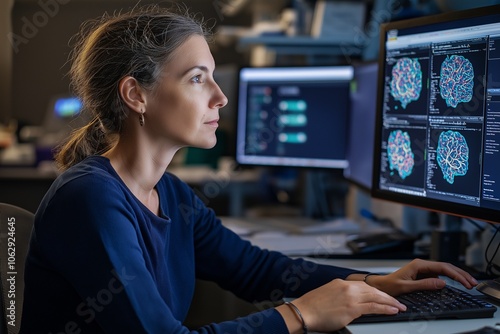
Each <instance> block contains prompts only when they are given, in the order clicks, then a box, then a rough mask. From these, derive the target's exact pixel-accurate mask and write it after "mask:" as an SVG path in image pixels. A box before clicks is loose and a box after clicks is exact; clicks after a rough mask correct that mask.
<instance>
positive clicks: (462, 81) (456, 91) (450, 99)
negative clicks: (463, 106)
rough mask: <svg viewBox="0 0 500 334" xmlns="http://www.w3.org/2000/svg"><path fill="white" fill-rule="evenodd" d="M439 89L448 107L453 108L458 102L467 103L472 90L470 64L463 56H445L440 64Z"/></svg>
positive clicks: (472, 68)
mask: <svg viewBox="0 0 500 334" xmlns="http://www.w3.org/2000/svg"><path fill="white" fill-rule="evenodd" d="M439 88H440V91H441V97H442V98H443V100H445V101H446V105H447V106H448V107H453V108H455V107H456V106H457V105H458V104H459V103H460V102H469V101H470V100H471V99H472V91H473V88H474V67H473V66H472V63H471V62H470V61H469V60H468V59H467V58H465V57H463V56H456V55H452V56H451V57H450V56H447V57H446V59H445V60H444V61H443V63H442V64H441V80H440V82H439Z"/></svg>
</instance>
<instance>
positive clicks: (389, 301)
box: [277, 279, 406, 333]
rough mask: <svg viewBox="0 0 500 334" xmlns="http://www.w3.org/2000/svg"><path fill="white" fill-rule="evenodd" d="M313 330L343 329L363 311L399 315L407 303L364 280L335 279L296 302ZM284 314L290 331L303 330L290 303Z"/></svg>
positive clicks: (280, 310)
mask: <svg viewBox="0 0 500 334" xmlns="http://www.w3.org/2000/svg"><path fill="white" fill-rule="evenodd" d="M293 303H294V304H295V305H296V306H297V308H298V309H299V310H300V311H301V313H302V316H303V318H304V321H305V323H306V324H307V326H308V327H309V330H310V331H314V332H331V331H334V330H338V329H341V328H343V327H345V326H346V325H347V324H349V323H350V322H351V321H352V320H354V319H355V318H358V317H359V316H361V315H363V314H371V313H378V314H396V313H398V312H399V311H404V310H406V306H405V305H403V304H401V303H400V302H399V301H397V300H396V299H395V298H393V297H391V296H389V295H388V294H386V293H385V292H382V291H380V290H378V289H376V288H373V287H371V286H369V285H367V284H365V283H363V282H359V281H358V282H355V281H344V280H340V279H336V280H333V281H331V282H329V283H327V284H325V285H323V286H321V287H319V288H317V289H315V290H312V291H310V292H308V293H306V294H305V295H303V296H302V297H300V298H297V299H295V300H294V301H293ZM277 310H278V311H279V312H280V313H281V314H282V316H283V318H284V319H285V322H286V323H287V326H288V329H289V331H290V333H294V332H298V333H301V328H302V327H301V326H300V323H299V321H298V319H297V317H296V315H295V314H294V313H293V312H292V310H290V309H289V308H288V306H286V305H281V306H279V307H278V308H277Z"/></svg>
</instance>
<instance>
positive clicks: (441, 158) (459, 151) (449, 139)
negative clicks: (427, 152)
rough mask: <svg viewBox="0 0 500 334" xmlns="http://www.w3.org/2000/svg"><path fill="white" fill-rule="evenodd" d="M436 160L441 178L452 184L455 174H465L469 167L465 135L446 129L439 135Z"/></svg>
mask: <svg viewBox="0 0 500 334" xmlns="http://www.w3.org/2000/svg"><path fill="white" fill-rule="evenodd" d="M436 160H437V163H438V165H439V167H440V168H441V171H442V172H443V178H444V179H445V180H446V181H447V182H448V183H449V184H453V182H454V181H455V176H462V175H465V174H467V170H468V169H469V147H468V146H467V141H466V140H465V137H464V136H462V134H461V133H460V132H458V131H451V130H448V131H446V132H442V133H441V134H440V135H439V142H438V146H437V155H436Z"/></svg>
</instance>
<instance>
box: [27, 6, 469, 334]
mask: <svg viewBox="0 0 500 334" xmlns="http://www.w3.org/2000/svg"><path fill="white" fill-rule="evenodd" d="M86 31H87V32H86V33H84V34H83V36H82V39H81V43H79V44H78V45H77V47H76V48H75V50H74V52H73V63H72V68H71V78H72V85H73V87H74V89H75V90H76V93H77V94H78V96H79V97H80V98H81V99H82V100H83V103H84V106H85V109H86V111H87V112H90V113H92V116H93V118H92V121H91V122H90V123H89V124H88V125H87V126H86V127H84V128H82V129H81V130H79V131H78V132H76V133H75V134H74V135H73V136H72V138H71V139H70V140H69V141H68V143H67V144H65V145H64V146H63V147H62V149H61V150H60V151H59V153H58V155H57V157H56V158H57V161H58V163H59V165H60V166H61V168H62V169H63V170H65V172H64V173H62V174H61V175H60V177H58V179H57V180H56V181H55V182H54V184H53V186H52V187H51V188H50V190H49V191H48V193H47V195H46V196H45V197H44V199H43V201H42V203H41V205H40V208H39V210H38V211H37V214H36V221H35V227H34V232H33V237H32V242H31V246H30V252H29V255H28V259H27V264H26V278H25V280H26V289H25V301H24V308H23V319H22V329H21V331H22V332H23V333H187V332H189V330H188V329H187V328H186V327H184V326H183V324H182V323H183V320H184V319H185V317H186V314H187V312H188V309H189V305H190V302H191V298H192V296H193V290H194V283H195V278H201V279H205V280H212V281H215V282H217V283H218V284H219V285H220V286H222V287H223V288H225V289H228V290H230V291H232V292H234V293H235V294H236V295H238V296H240V297H242V298H244V299H246V300H249V301H257V300H260V301H266V300H267V301H272V302H278V301H280V300H281V299H282V298H283V297H297V299H295V300H294V302H293V303H292V304H281V305H279V306H277V307H276V308H270V309H268V310H264V311H262V312H258V313H256V314H253V315H251V316H248V317H242V318H239V319H236V320H234V321H228V322H224V323H220V324H210V325H207V326H206V327H203V328H200V329H199V330H198V332H199V333H239V332H245V333H248V332H252V333H266V334H269V333H302V332H307V328H308V329H309V330H310V331H332V330H336V329H339V328H342V327H344V326H345V325H346V324H348V323H349V322H350V321H352V320H353V319H355V318H356V317H359V316H361V315H362V314H367V313H384V314H394V313H397V312H399V311H402V310H405V306H404V305H402V304H400V303H399V302H398V301H397V300H396V299H394V298H393V297H392V296H391V295H397V294H400V293H404V292H408V291H412V290H416V289H439V288H441V287H443V286H444V284H445V283H444V282H443V281H442V280H440V279H438V278H435V277H436V276H437V275H438V274H440V275H447V276H449V277H451V278H453V279H455V280H457V281H459V282H460V283H462V284H463V285H464V286H465V287H467V288H472V287H473V286H474V285H475V284H477V283H476V282H475V281H474V279H473V278H472V277H471V276H470V275H468V274H467V273H465V272H463V271H462V270H460V269H458V268H455V267H453V266H451V265H449V264H444V263H435V262H427V261H420V260H416V261H413V262H411V263H410V264H409V265H407V266H405V267H403V268H402V269H400V270H399V271H396V272H395V273H392V274H390V275H387V276H374V275H367V274H366V273H359V272H355V271H352V270H349V269H345V268H339V267H333V266H323V265H317V264H314V263H311V262H307V261H304V260H301V259H296V260H292V259H289V258H287V257H285V256H283V255H282V254H279V253H277V252H269V251H265V250H260V249H258V248H257V247H254V246H252V245H251V244H250V243H248V242H246V241H243V240H241V239H240V238H239V237H238V236H237V235H236V234H234V233H232V232H231V231H230V230H228V229H226V228H224V227H223V226H222V225H221V224H220V221H219V220H218V219H217V218H216V216H215V214H214V212H213V211H211V210H210V209H208V208H207V207H205V205H204V204H203V203H202V202H201V200H200V199H199V198H197V197H196V196H195V195H194V193H193V192H192V191H191V190H190V188H189V187H188V186H187V185H186V184H184V183H183V182H182V181H180V180H179V179H177V178H176V177H175V176H173V175H170V174H168V173H164V171H165V169H166V168H167V166H168V165H169V163H170V162H171V160H172V158H173V156H174V154H175V153H176V152H177V151H178V150H179V149H180V148H182V147H186V146H194V147H201V148H210V147H213V146H214V145H215V141H216V137H215V130H216V129H217V122H218V120H219V109H220V108H222V107H224V105H225V104H226V103H227V99H226V97H225V96H224V94H223V93H222V92H221V90H220V88H219V87H218V86H217V84H216V83H215V81H214V79H213V72H214V68H215V64H214V59H213V57H212V55H211V53H210V50H209V47H208V44H207V36H208V35H207V32H206V31H205V30H204V28H203V25H202V24H200V23H198V22H197V21H196V20H195V19H193V18H192V17H190V16H189V15H187V14H186V15H179V14H174V13H172V12H170V11H167V10H164V9H161V8H159V7H147V8H142V9H137V8H136V9H134V10H133V11H131V12H129V13H123V14H120V15H117V16H116V17H105V18H103V19H102V20H101V21H99V22H97V23H95V24H94V25H93V26H91V27H87V29H86ZM420 274H424V275H426V276H434V278H432V277H431V278H426V279H422V280H417V279H416V277H417V275H420ZM306 326H307V327H306Z"/></svg>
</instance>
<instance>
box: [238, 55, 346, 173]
mask: <svg viewBox="0 0 500 334" xmlns="http://www.w3.org/2000/svg"><path fill="white" fill-rule="evenodd" d="M326 68H335V69H344V70H345V69H349V70H350V71H351V74H352V77H351V79H350V80H349V84H350V82H351V81H352V79H353V75H354V74H353V73H354V68H353V66H352V65H325V66H305V65H304V66H242V67H240V68H239V70H238V76H237V82H238V88H237V101H236V103H237V108H236V109H237V110H236V117H235V121H236V124H235V126H236V145H235V150H234V159H235V161H236V163H237V164H238V165H239V166H242V167H275V168H282V167H287V168H288V167H290V168H297V169H314V170H322V169H324V170H343V169H345V168H347V166H348V161H347V142H346V143H345V145H346V147H345V152H346V157H345V159H338V160H337V162H336V163H337V164H338V165H336V166H332V165H331V164H330V165H327V164H310V163H307V162H306V161H305V159H299V160H300V161H298V162H296V163H289V164H285V163H281V162H279V163H270V162H264V161H262V160H261V159H260V161H259V157H256V159H255V160H253V156H248V155H243V156H244V157H249V158H248V159H246V160H244V159H241V156H242V155H241V154H240V149H241V148H240V145H242V142H243V143H244V140H243V139H241V137H240V136H241V135H242V134H241V128H240V126H241V124H240V122H241V121H242V120H241V119H242V117H244V116H243V115H242V114H241V112H240V104H241V103H242V100H241V89H242V87H241V84H242V80H241V73H242V71H246V70H251V71H252V70H256V71H261V70H269V69H271V70H278V71H286V70H292V71H293V70H295V71H296V70H304V71H307V70H310V69H314V70H318V69H326ZM349 103H350V101H349ZM348 108H349V106H348ZM347 116H349V113H348V115H347ZM348 122H349V120H348V119H347V123H348ZM286 159H288V161H290V160H289V157H287V158H286ZM325 161H329V160H325ZM332 161H333V160H332Z"/></svg>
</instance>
